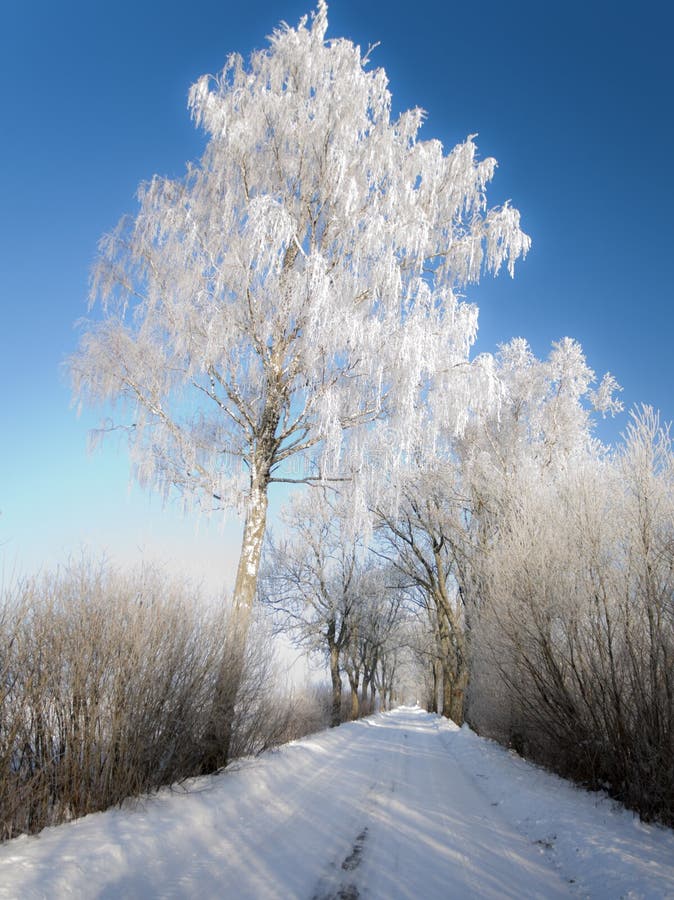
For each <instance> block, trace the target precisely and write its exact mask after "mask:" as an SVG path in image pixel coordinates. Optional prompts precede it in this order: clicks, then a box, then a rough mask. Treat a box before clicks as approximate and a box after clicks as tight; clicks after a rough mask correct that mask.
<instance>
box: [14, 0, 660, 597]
mask: <svg viewBox="0 0 674 900" xmlns="http://www.w3.org/2000/svg"><path fill="white" fill-rule="evenodd" d="M310 10H311V6H310V5H309V4H308V3H306V2H297V0H288V2H286V0H277V2H274V3H272V2H268V0H259V2H258V0H251V2H250V3H247V4H243V5H242V4H239V3H232V2H223V0H217V2H216V0H203V2H202V3H201V4H199V5H198V7H197V6H195V5H194V4H187V3H185V2H179V0H164V2H159V0H133V2H132V0H118V2H116V3H115V4H107V3H103V2H92V0H63V2H62V3H59V4H54V3H52V2H49V0H23V2H10V3H8V4H6V5H5V7H4V8H3V17H2V19H3V22H2V29H0V67H1V69H2V71H1V73H0V74H1V76H2V77H1V78H0V92H1V100H2V106H1V108H2V110H3V113H4V122H5V127H4V139H3V141H2V143H1V144H0V248H1V249H0V255H1V258H0V303H1V310H2V329H1V331H0V334H1V341H2V344H1V346H0V351H1V352H0V360H1V362H0V365H1V366H2V371H1V372H0V375H1V377H0V391H1V392H2V396H1V398H0V399H1V402H2V407H1V408H2V420H1V421H2V423H3V440H2V441H1V442H0V467H1V468H0V472H1V473H2V474H1V475H0V569H2V575H0V577H4V579H5V580H6V579H7V578H8V577H9V576H11V574H12V573H19V574H20V573H25V572H34V571H36V570H38V569H40V568H53V567H54V566H55V565H58V564H59V563H62V562H63V561H64V560H66V559H67V558H68V556H74V557H77V556H78V555H79V553H80V552H81V550H82V549H83V548H88V549H89V550H90V551H91V552H92V553H94V554H95V555H98V554H101V553H107V554H108V555H109V556H110V557H111V558H112V559H116V560H119V561H121V562H123V563H125V564H126V563H131V562H136V561H139V560H140V559H141V558H146V559H152V560H154V561H157V560H158V561H159V562H160V563H161V564H163V565H165V566H166V568H167V569H169V570H175V571H181V572H185V573H187V574H190V575H192V576H195V577H203V578H204V579H205V581H206V583H207V584H208V585H209V586H211V587H212V588H213V589H214V590H217V589H218V588H219V586H220V585H221V584H223V583H224V584H227V585H231V583H232V580H233V569H234V566H235V564H236V560H237V557H238V550H239V545H238V540H239V525H238V524H237V523H236V522H233V523H230V524H228V525H226V526H224V527H223V526H222V524H221V523H220V522H218V521H215V520H211V521H207V520H203V519H202V520H201V521H197V520H196V519H195V518H194V517H189V516H188V517H183V516H182V514H181V512H180V510H179V508H178V507H179V504H176V505H175V507H173V506H170V507H169V508H163V507H162V504H161V501H160V499H159V498H158V497H151V498H149V497H148V496H147V495H146V494H143V493H142V492H141V491H140V490H139V489H138V488H136V487H130V485H129V464H128V458H127V456H126V453H125V451H124V450H123V448H122V449H119V450H118V449H116V448H115V447H114V446H113V445H112V444H111V445H109V446H108V447H107V448H105V449H104V450H103V451H99V452H97V453H95V454H94V455H92V456H90V455H88V454H87V430H88V428H90V427H92V426H93V425H95V424H96V422H97V421H98V418H99V416H98V414H97V413H96V412H85V413H84V414H83V416H82V417H80V418H78V417H77V415H76V412H75V410H74V409H72V408H71V406H70V390H69V386H68V383H67V378H66V377H65V376H64V374H63V371H62V365H63V361H64V360H65V358H66V357H67V356H68V354H70V353H72V352H73V351H74V350H75V348H76V345H77V332H76V330H75V327H74V323H75V321H76V320H77V319H78V318H80V317H81V316H83V315H85V314H86V298H87V280H88V272H89V269H90V266H91V263H92V262H93V259H94V256H95V253H96V244H97V241H98V239H99V238H100V237H101V235H102V234H103V233H104V232H106V231H108V230H110V229H111V228H113V227H114V225H115V224H116V222H117V221H118V219H119V218H120V216H121V215H123V214H124V213H133V212H134V211H135V209H136V203H135V192H136V189H137V187H138V185H139V183H140V182H142V181H143V180H146V179H148V178H150V177H152V175H153V174H154V173H159V174H162V175H170V176H174V177H177V176H179V175H181V174H182V173H183V172H184V167H185V163H186V162H187V161H188V160H192V159H196V158H198V157H199V156H200V154H201V152H202V150H203V147H204V138H203V135H202V134H201V133H200V132H199V131H197V130H196V129H195V128H194V127H193V125H192V123H191V121H190V118H189V115H188V112H187V109H186V100H187V92H188V90H189V87H190V85H191V84H192V83H193V82H194V81H195V80H196V79H197V78H198V77H199V76H200V75H201V74H203V73H205V72H217V71H218V70H219V69H220V68H221V67H222V65H223V63H224V61H225V57H226V55H227V54H228V53H229V52H230V51H233V50H236V51H239V52H241V53H242V54H243V55H244V56H247V55H248V54H249V53H250V51H251V50H253V49H254V48H259V47H262V46H264V45H265V43H266V42H265V36H266V35H267V34H269V33H270V32H271V31H272V30H273V28H274V27H276V26H277V24H278V23H279V22H280V21H281V20H286V21H288V22H289V23H290V24H292V25H294V24H296V23H297V20H298V19H299V17H300V16H301V15H302V14H304V13H308V12H310ZM328 15H329V22H330V24H329V29H328V37H348V38H351V39H352V40H354V41H355V42H356V43H358V44H360V45H361V47H363V48H366V47H367V46H368V45H370V44H374V43H376V42H377V41H379V42H380V43H379V46H378V47H377V49H376V50H375V51H374V52H373V54H372V60H373V64H374V65H377V66H382V67H383V68H384V69H385V70H386V71H387V74H388V77H389V81H390V89H391V92H392V95H393V101H394V106H395V108H396V109H397V110H401V109H403V108H407V107H410V106H421V107H423V108H424V109H426V111H427V118H426V124H425V125H424V128H423V132H422V137H424V138H429V137H437V138H440V139H441V140H442V141H443V143H444V144H445V147H446V148H447V149H449V148H451V147H452V146H453V145H454V144H456V143H457V142H459V141H461V140H463V139H464V138H465V137H466V135H468V134H474V133H477V134H478V138H477V145H478V148H479V151H480V154H481V155H482V156H483V157H484V156H494V157H495V158H496V159H497V160H498V162H499V168H498V170H497V174H496V177H495V179H494V182H493V184H492V186H491V189H490V191H489V193H488V197H489V203H490V205H494V204H496V203H500V202H503V201H504V200H506V199H512V202H513V205H514V206H516V207H517V208H518V209H519V210H520V211H521V213H522V223H523V227H524V229H525V230H526V231H527V232H528V233H529V234H530V235H531V237H532V240H533V245H532V250H531V253H530V254H529V256H528V258H527V259H526V260H525V261H524V262H523V263H521V264H520V265H518V267H517V270H516V274H515V279H514V280H513V281H511V280H510V279H509V278H508V277H507V276H501V277H499V278H498V279H496V280H492V279H488V278H485V279H484V281H483V283H482V285H480V286H479V287H478V288H476V289H471V290H469V291H467V298H468V299H469V300H472V301H474V302H476V303H477V304H478V306H479V307H480V337H479V342H478V346H477V348H476V349H477V351H478V352H481V351H494V350H495V349H496V347H497V345H498V343H500V342H503V341H506V340H508V339H509V338H511V337H513V336H523V337H525V338H527V339H528V340H529V341H530V343H531V345H532V347H533V349H534V351H535V352H536V353H537V354H538V355H545V354H546V353H547V350H548V348H549V346H550V343H551V342H552V341H553V340H558V339H560V338H562V337H564V336H567V335H568V336H570V337H574V338H576V339H578V340H579V341H580V342H581V343H582V344H583V346H584V348H585V351H586V353H587V357H588V361H589V364H590V365H591V366H592V367H593V368H594V369H595V371H596V372H597V374H598V375H599V376H601V375H602V374H603V373H604V372H605V371H606V370H610V371H611V372H612V373H613V374H614V375H615V376H616V378H617V379H618V381H619V382H620V383H621V384H622V385H623V387H624V392H623V394H622V399H623V401H624V403H625V406H626V408H627V409H629V408H630V407H632V406H633V405H634V404H636V403H640V402H645V403H650V404H652V405H653V406H655V407H656V408H658V409H660V410H661V412H662V416H663V419H664V420H671V419H672V418H674V398H673V396H672V382H673V380H672V376H671V362H670V360H671V344H672V338H673V336H674V313H673V307H672V299H673V296H672V295H673V288H672V282H671V275H670V262H671V259H672V254H673V251H674V219H673V217H672V214H671V210H672V208H674V188H673V187H672V178H671V174H670V171H669V169H670V165H671V158H672V147H673V146H674V116H672V114H671V110H672V106H673V103H674V61H673V55H672V53H671V47H670V40H671V25H672V12H671V9H670V6H669V5H668V4H666V3H664V2H661V3H660V2H659V3H654V2H648V0H647V2H644V3H641V4H639V5H638V6H637V7H632V8H629V9H627V8H626V9H619V8H618V7H617V6H616V5H615V4H613V3H608V2H592V3H587V2H584V3H580V2H579V0H570V2H567V3H565V4H563V5H551V4H541V3H539V2H533V0H524V2H519V3H515V4H508V5H504V4H502V3H500V2H496V0H485V2H483V3H481V4H463V5H459V4H446V3H441V2H435V0H418V2H416V3H414V4H403V3H400V2H386V3H384V2H382V0H371V2H369V3H367V4H361V3H360V2H359V0H335V2H333V3H331V4H330V5H329V14H328ZM627 422H628V416H627V413H625V414H623V415H622V416H621V417H619V418H618V419H617V420H616V421H615V422H614V423H610V424H603V425H602V426H601V428H600V431H599V434H600V435H601V436H602V437H603V438H604V439H606V440H614V439H615V438H616V437H617V435H618V434H619V433H620V431H622V430H624V428H625V427H626V424H627ZM273 508H274V509H275V510H276V509H277V508H278V497H277V498H276V499H275V500H274V505H273Z"/></svg>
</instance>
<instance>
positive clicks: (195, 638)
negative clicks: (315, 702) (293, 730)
mask: <svg viewBox="0 0 674 900" xmlns="http://www.w3.org/2000/svg"><path fill="white" fill-rule="evenodd" d="M230 655H231V654H230V651H229V650H228V631H227V623H226V620H225V617H224V616H223V614H222V610H221V609H220V608H215V607H213V606H211V605H209V604H208V603H207V602H206V601H204V600H202V599H201V598H199V597H198V596H197V595H196V593H195V590H194V588H192V587H191V586H190V585H188V584H183V583H169V581H168V580H167V579H166V578H164V577H162V576H160V575H159V574H158V573H157V572H155V571H150V570H144V571H140V572H137V573H135V574H133V575H129V576H126V575H123V574H120V573H117V572H114V571H112V570H111V569H109V568H106V567H105V566H98V567H97V566H94V565H92V564H88V563H85V564H82V565H78V566H73V567H70V568H67V569H65V570H63V571H60V572H59V573H57V574H55V575H50V576H46V577H44V578H42V579H39V580H29V581H25V582H23V583H21V584H19V585H15V586H13V587H11V588H8V589H6V590H5V591H4V593H3V596H2V598H1V601H0V822H1V828H2V837H4V838H7V837H11V836H13V835H16V834H19V833H22V832H34V831H37V830H39V829H41V828H43V827H44V826H45V825H48V824H54V823H56V822H59V821H63V820H64V819H69V818H73V817H77V816H81V815H84V814H86V813H89V812H92V811H95V810H101V809H105V808H106V807H108V806H110V805H112V804H115V803H119V802H121V801H122V800H123V799H124V798H125V797H128V796H132V795H137V794H140V793H144V792H147V791H151V790H154V789H156V788H158V787H160V786H161V785H165V784H169V783H172V782H175V781H178V780H180V779H183V778H185V777H188V776H191V775H195V774H198V773H199V772H200V771H201V770H202V765H203V758H204V753H205V752H208V750H209V747H208V742H209V740H212V738H213V734H214V732H215V734H216V736H217V734H218V732H220V733H222V732H223V731H226V730H227V729H228V728H231V727H233V734H232V741H233V744H234V745H235V747H236V748H237V749H238V751H239V752H256V751H258V750H260V749H263V748H264V747H266V746H269V745H270V744H272V743H274V742H275V741H277V740H280V739H282V736H283V728H282V727H281V724H280V722H279V713H278V709H279V708H280V707H279V705H278V703H276V701H274V702H272V700H271V698H270V697H269V695H268V688H267V685H268V683H269V681H273V679H272V678H270V665H271V664H270V663H269V662H268V661H267V657H266V654H263V653H262V652H261V651H260V649H259V647H257V645H256V642H255V641H251V642H250V643H249V648H248V650H247V657H246V665H245V669H244V677H243V681H242V688H241V696H240V697H239V700H238V702H237V705H236V715H235V721H234V722H233V723H230V722H215V723H214V721H213V697H214V689H215V685H216V684H217V685H219V686H220V688H222V685H223V684H224V685H226V684H227V672H228V659H229V658H230ZM263 659H264V660H265V661H264V663H263V662H262V660H263ZM274 709H276V710H277V713H276V715H272V712H273V711H274ZM281 718H282V716H281ZM214 726H215V728H214Z"/></svg>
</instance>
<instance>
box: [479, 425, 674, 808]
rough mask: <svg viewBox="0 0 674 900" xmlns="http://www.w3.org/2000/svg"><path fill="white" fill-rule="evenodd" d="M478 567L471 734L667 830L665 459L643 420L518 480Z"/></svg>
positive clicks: (670, 664)
mask: <svg viewBox="0 0 674 900" xmlns="http://www.w3.org/2000/svg"><path fill="white" fill-rule="evenodd" d="M482 564H483V569H482V573H481V574H482V585H483V587H485V589H486V596H485V597H484V600H485V602H484V603H483V607H482V610H481V614H480V616H479V618H478V620H476V622H475V626H474V628H475V634H474V635H473V647H474V651H475V653H474V656H475V659H474V681H473V684H472V687H471V694H472V697H473V698H474V699H473V702H472V705H471V717H472V720H473V721H474V722H475V724H476V725H477V727H478V728H481V729H482V730H483V731H487V732H489V733H491V734H493V735H494V736H496V737H499V738H501V739H504V738H505V739H509V740H510V742H511V743H512V744H513V746H515V747H516V749H518V750H520V751H525V752H529V753H531V754H532V755H533V756H534V757H536V758H538V759H539V760H541V761H543V762H545V763H546V764H549V765H551V766H553V767H554V768H556V769H558V770H559V771H561V772H563V773H564V774H567V775H570V776H572V777H574V778H577V779H578V780H581V781H583V782H585V783H588V784H590V785H591V786H594V787H600V786H602V787H607V788H608V789H609V790H610V791H611V793H612V794H614V795H615V796H617V797H619V798H620V799H622V800H623V801H625V802H626V803H627V804H628V805H630V806H632V807H633V808H636V809H637V810H639V812H640V813H641V815H642V816H644V817H645V818H659V819H661V820H663V821H666V822H668V823H670V824H671V823H673V822H674V765H673V763H672V761H673V760H674V453H673V452H672V447H671V444H670V441H669V437H668V434H667V432H666V431H665V430H663V429H661V428H660V427H659V423H658V420H657V417H656V416H655V415H654V414H653V413H652V411H650V410H644V411H643V412H642V413H641V414H638V415H635V417H634V420H633V424H632V425H631V427H630V428H629V429H628V433H627V436H626V440H625V442H624V445H623V446H622V447H620V448H618V450H617V451H616V453H615V455H614V456H613V457H612V458H604V459H600V458H594V459H588V458H586V460H585V462H584V463H581V462H579V461H576V462H575V464H574V465H573V466H569V467H568V468H567V469H566V471H562V472H558V473H557V474H556V476H555V477H554V478H552V477H551V478H550V479H549V480H548V481H541V480H539V481H538V482H537V483H536V482H528V483H524V482H523V483H521V484H518V491H517V501H516V502H513V503H512V504H511V505H510V507H509V509H508V511H507V514H504V515H503V516H502V518H501V521H500V522H499V528H498V531H497V532H496V533H495V535H494V538H493V542H492V545H491V547H490V548H489V551H488V552H487V553H485V555H484V559H483V563H482ZM503 686H505V687H506V688H507V691H506V692H505V695H506V696H504V690H503Z"/></svg>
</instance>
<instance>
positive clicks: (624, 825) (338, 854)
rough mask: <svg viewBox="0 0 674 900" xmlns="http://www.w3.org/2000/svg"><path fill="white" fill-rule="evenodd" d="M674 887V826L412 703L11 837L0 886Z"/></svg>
mask: <svg viewBox="0 0 674 900" xmlns="http://www.w3.org/2000/svg"><path fill="white" fill-rule="evenodd" d="M565 896H575V897H578V896H580V897H601V898H604V897H605V898H618V897H629V898H637V897H649V898H662V897H667V896H671V897H674V833H673V832H671V831H669V830H667V829H661V828H656V827H650V826H647V825H643V824H641V823H640V822H639V821H638V820H637V819H636V818H634V817H633V816H632V815H631V814H630V813H627V812H625V811H624V810H622V809H619V808H617V807H616V806H615V805H614V804H613V803H612V802H611V801H609V800H607V799H606V798H604V797H601V796H598V795H595V794H588V793H585V792H583V791H581V790H578V789H576V788H574V787H573V786H572V785H570V784H568V783H567V782H565V781H563V780H561V779H559V778H556V777H555V776H552V775H549V774H547V773H545V772H543V771H542V770H540V769H538V768H536V767H535V766H532V765H530V764H528V763H526V762H524V761H523V760H521V759H519V758H517V757H516V756H514V755H512V754H510V753H508V752H507V751H505V750H503V749H502V748H500V747H498V746H497V745H496V744H493V743H491V742H489V741H485V740H482V739H481V738H478V737H477V736H476V735H474V734H473V733H472V732H471V731H470V730H469V729H468V728H463V729H460V730H459V729H458V728H456V726H454V725H452V723H449V722H446V721H443V720H441V719H439V718H438V717H436V716H431V715H428V714H427V713H424V712H422V711H421V710H419V709H416V708H415V709H411V708H401V709H398V710H395V711H394V712H392V713H387V714H383V715H378V716H373V717H371V718H369V719H365V720H363V721H360V722H354V723H352V724H349V725H343V726H342V727H340V728H338V729H335V730H332V731H328V732H322V733H321V734H319V735H315V736H313V737H310V738H307V739H305V740H303V741H298V742H295V743H293V744H289V745H287V746H285V747H283V748H282V749H280V750H278V751H275V752H271V753H267V754H265V755H264V756H262V757H260V758H258V759H255V760H246V761H244V762H241V763H238V764H236V765H235V766H233V767H231V768H230V769H229V770H228V771H227V774H226V775H221V776H215V777H211V778H201V779H195V780H193V781H191V782H189V783H188V784H187V785H185V786H183V787H180V788H176V789H173V790H170V791H169V790H166V791H163V792H161V793H160V794H159V795H157V796H154V797H152V798H150V799H146V800H143V801H135V802H133V803H129V804H127V806H126V807H125V808H124V809H121V810H119V809H117V810H111V811H109V812H106V813H99V814H96V815H91V816H87V817H86V818H84V819H80V820H79V821H77V822H73V823H71V824H69V825H63V826H60V827H58V828H50V829H47V830H45V831H43V832H42V833H41V834H40V835H39V836H37V837H31V838H28V837H21V838H17V839H16V840H14V841H10V842H9V843H7V844H5V845H4V846H2V847H0V897H2V898H7V897H12V898H21V900H28V898H37V897H40V898H42V897H44V898H49V900H56V898H61V897H78V898H89V897H92V898H93V897H97V898H110V900H111V898H124V897H127V898H154V897H162V898H171V897H173V898H177V897H193V898H207V897H209V898H210V897H212V898H231V900H246V898H255V900H263V898H265V900H266V898H279V900H289V898H298V900H300V898H301V900H328V898H329V900H356V898H362V900H365V898H368V900H375V898H381V900H395V898H400V900H407V898H414V900H434V898H443V900H446V898H454V897H455V898H469V897H485V898H496V897H498V898H504V897H517V898H530V897H543V898H546V900H547V898H554V897H565Z"/></svg>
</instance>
